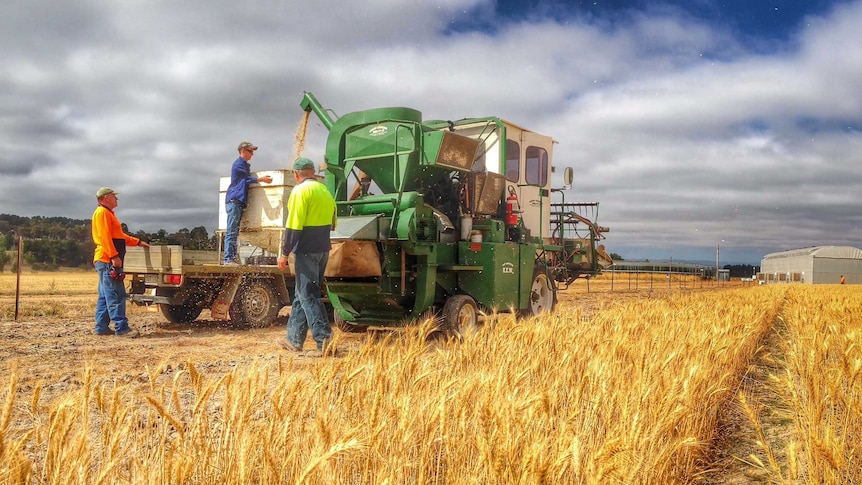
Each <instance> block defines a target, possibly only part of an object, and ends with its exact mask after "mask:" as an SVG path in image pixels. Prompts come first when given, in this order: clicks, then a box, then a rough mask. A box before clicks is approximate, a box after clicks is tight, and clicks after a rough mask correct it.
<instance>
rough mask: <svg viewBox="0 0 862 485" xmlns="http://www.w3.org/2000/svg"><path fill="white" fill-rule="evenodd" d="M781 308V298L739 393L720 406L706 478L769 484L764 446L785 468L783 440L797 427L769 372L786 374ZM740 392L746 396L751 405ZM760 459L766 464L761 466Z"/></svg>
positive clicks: (782, 467)
mask: <svg viewBox="0 0 862 485" xmlns="http://www.w3.org/2000/svg"><path fill="white" fill-rule="evenodd" d="M782 311H783V303H782V307H780V308H779V309H778V314H777V316H776V318H775V320H774V321H773V322H772V325H771V327H770V329H769V331H768V332H766V333H765V334H764V336H763V338H762V339H761V341H760V342H759V349H758V351H757V353H756V355H755V359H754V361H753V362H752V363H751V364H750V365H749V367H748V370H747V371H746V373H745V374H744V375H743V377H742V380H741V381H740V383H739V386H738V392H737V393H736V396H734V398H733V399H731V400H730V401H728V402H727V403H725V405H724V406H723V408H722V411H721V416H720V418H719V422H718V429H717V430H716V432H717V433H716V438H715V439H714V440H713V444H712V449H711V451H710V456H711V458H712V463H711V464H710V465H709V466H708V467H707V469H708V471H707V475H706V479H705V480H704V482H703V483H706V484H710V485H712V484H715V485H719V484H751V483H769V482H770V480H771V479H773V478H775V475H774V474H772V473H771V472H770V471H769V470H768V468H769V466H770V465H769V458H768V456H767V454H766V452H765V451H764V446H763V445H765V447H766V448H768V449H769V450H770V452H771V453H773V459H774V460H775V462H777V463H778V465H779V467H780V468H781V469H782V470H786V469H787V456H786V452H785V445H786V443H787V441H788V438H789V437H790V436H791V435H792V434H793V432H794V423H793V419H794V418H793V411H792V410H791V409H790V408H789V407H788V406H787V404H786V402H785V401H784V396H783V395H782V392H781V390H780V389H778V388H777V387H776V385H775V384H774V382H773V380H772V379H770V376H771V375H782V374H783V373H784V370H785V367H786V363H785V359H784V354H783V351H782V348H781V345H780V342H781V339H783V338H785V335H786V326H785V323H784V321H783V319H782V317H781V315H782ZM740 394H743V395H744V396H745V400H746V402H747V406H746V405H744V404H743V402H742V401H741V399H740V396H739V395H740ZM758 442H762V443H763V445H760V444H758ZM752 455H753V456H755V457H756V460H755V459H754V458H752ZM758 460H759V461H760V462H761V463H763V464H764V465H765V466H766V467H767V469H763V468H760V467H759V465H758V464H757V461H758Z"/></svg>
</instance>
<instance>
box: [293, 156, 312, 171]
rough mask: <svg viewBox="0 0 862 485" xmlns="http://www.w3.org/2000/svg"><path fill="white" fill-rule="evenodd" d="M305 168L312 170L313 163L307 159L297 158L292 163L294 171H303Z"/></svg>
mask: <svg viewBox="0 0 862 485" xmlns="http://www.w3.org/2000/svg"><path fill="white" fill-rule="evenodd" d="M306 168H314V162H312V161H311V159H309V158H305V157H299V158H297V159H296V161H295V162H293V169H294V170H305V169H306Z"/></svg>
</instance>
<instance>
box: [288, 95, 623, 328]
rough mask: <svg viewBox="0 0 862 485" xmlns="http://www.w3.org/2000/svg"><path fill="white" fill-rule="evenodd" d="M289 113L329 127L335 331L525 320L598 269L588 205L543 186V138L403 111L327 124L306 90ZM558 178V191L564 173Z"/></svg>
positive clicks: (508, 127)
mask: <svg viewBox="0 0 862 485" xmlns="http://www.w3.org/2000/svg"><path fill="white" fill-rule="evenodd" d="M300 106H301V107H302V109H303V110H305V111H308V112H313V113H315V114H316V115H317V117H318V118H320V120H321V122H322V123H323V125H324V126H325V127H326V129H327V130H328V131H329V134H328V136H327V140H326V148H325V157H326V159H325V167H326V168H325V183H326V185H327V187H328V188H329V190H330V192H331V193H332V194H333V195H334V197H335V199H336V203H337V206H338V215H339V223H338V227H337V228H336V229H335V230H334V231H333V233H332V240H333V253H332V256H331V261H330V265H329V266H328V268H327V280H326V287H327V293H328V296H329V299H330V301H331V303H332V306H333V309H334V314H335V322H336V324H337V325H338V326H339V327H340V328H342V329H345V330H364V329H365V328H366V327H368V326H399V325H403V324H405V323H407V322H409V321H411V320H413V319H415V318H417V317H419V316H421V315H424V314H427V313H428V312H435V313H437V314H439V315H440V316H441V322H442V325H443V326H444V327H448V328H449V329H459V328H460V327H462V326H464V325H468V324H471V323H474V322H475V321H476V319H477V312H478V310H479V309H483V310H489V309H496V310H499V311H516V312H519V313H521V314H525V315H535V314H539V313H541V312H544V311H547V310H551V309H552V308H553V307H554V305H555V303H556V291H557V290H558V288H562V287H566V286H568V285H569V284H571V283H572V282H573V281H575V280H576V279H577V278H579V277H589V276H591V275H595V274H597V273H598V272H600V271H601V267H602V266H603V265H604V264H607V262H609V261H610V258H607V256H606V254H603V253H604V252H603V251H602V249H601V247H599V248H597V246H596V243H597V241H599V240H600V239H601V238H602V237H603V236H602V233H604V232H606V231H607V229H606V228H603V227H600V226H598V225H597V223H596V220H595V219H596V217H597V215H598V203H597V202H591V203H570V202H565V199H564V195H565V193H564V190H563V189H552V188H551V173H552V172H553V167H552V165H551V158H552V153H553V143H554V141H553V139H551V138H550V137H548V136H544V135H540V134H538V133H535V132H532V131H530V130H527V129H525V128H522V127H520V126H518V125H516V124H514V123H511V122H508V121H505V120H503V119H500V118H497V117H485V118H468V119H462V120H458V121H441V120H426V121H423V120H422V114H421V113H420V112H419V111H417V110H414V109H410V108H403V107H393V108H377V109H369V110H365V111H358V112H353V113H348V114H345V115H343V116H341V117H339V118H337V119H336V118H335V117H334V115H332V114H331V113H332V112H331V111H330V110H327V109H324V107H323V106H322V105H321V104H320V103H319V102H318V100H317V99H316V98H315V97H314V95H313V94H312V93H308V92H307V93H305V94H304V96H303V98H302V102H301V103H300ZM564 178H565V183H566V184H567V185H571V182H572V171H571V169H567V170H565V174H564ZM557 194H559V196H557Z"/></svg>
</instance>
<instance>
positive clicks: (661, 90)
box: [0, 0, 862, 262]
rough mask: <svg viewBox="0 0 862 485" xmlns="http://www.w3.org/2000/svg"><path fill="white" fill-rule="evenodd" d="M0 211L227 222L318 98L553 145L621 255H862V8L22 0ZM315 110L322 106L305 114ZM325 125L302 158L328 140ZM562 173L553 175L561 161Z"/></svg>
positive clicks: (0, 39)
mask: <svg viewBox="0 0 862 485" xmlns="http://www.w3.org/2000/svg"><path fill="white" fill-rule="evenodd" d="M0 14H2V15H0V45H2V46H3V48H2V49H0V61H2V65H3V66H4V68H3V69H2V71H0V100H2V101H0V106H2V109H0V146H2V151H0V213H7V214H16V215H21V216H34V215H43V216H65V217H71V218H80V219H88V218H89V217H90V216H91V214H92V211H93V208H94V204H95V196H94V193H95V191H96V189H97V188H98V187H100V186H103V185H108V186H111V187H113V188H115V189H116V190H118V191H120V192H121V193H122V194H121V196H120V206H119V208H118V209H117V213H118V215H119V217H120V220H121V221H123V222H125V223H126V224H128V226H129V228H130V229H131V230H132V231H133V232H134V231H137V230H141V229H143V230H146V231H156V230H158V229H162V228H163V229H166V230H168V231H175V230H177V229H180V228H183V227H187V228H192V227H196V226H205V227H206V228H207V229H208V230H209V231H213V230H215V229H216V228H217V225H218V179H219V177H221V176H225V175H227V174H228V171H229V167H230V164H231V162H232V161H233V160H234V159H235V158H236V146H237V144H238V143H239V142H240V141H241V140H245V139H248V140H251V141H253V142H254V143H255V144H257V145H259V146H260V147H261V148H260V150H259V151H258V153H257V155H256V156H255V158H254V159H253V160H252V168H253V169H255V170H265V169H279V168H285V165H286V163H287V161H288V160H289V159H291V158H292V156H293V143H294V132H295V129H296V126H297V124H298V123H299V120H300V118H301V115H302V112H301V109H300V108H299V102H300V100H301V98H302V93H303V91H311V92H313V93H314V94H315V95H316V96H317V98H318V99H319V100H320V101H321V102H322V103H323V104H324V105H325V106H326V107H328V108H331V109H332V110H333V111H334V112H335V113H337V114H344V113H347V112H350V111H356V110H362V109H368V108H377V107H383V106H409V107H412V108H416V109H419V110H421V111H422V112H423V116H424V117H425V118H427V119H460V118H464V117H471V116H491V115H495V116H500V117H502V118H505V119H508V120H511V121H514V122H516V123H518V124H520V125H522V126H525V127H528V128H530V129H532V130H534V131H538V132H540V133H544V134H547V135H551V136H553V137H554V138H555V139H556V140H557V141H558V142H559V144H558V145H557V146H556V148H555V153H554V162H555V165H556V166H557V167H563V166H572V167H574V169H575V173H576V178H575V183H574V187H573V189H572V190H571V191H570V193H569V195H568V196H567V200H579V201H598V202H600V204H601V205H600V211H599V222H600V223H601V224H602V225H605V226H609V227H610V228H611V232H610V233H609V234H608V238H607V241H606V242H605V244H606V246H607V248H608V250H609V251H611V252H616V253H619V254H621V255H622V256H623V257H625V258H626V259H640V258H650V259H654V260H655V259H668V258H670V257H672V258H674V259H675V260H682V259H705V260H710V259H711V258H712V259H714V257H715V247H716V245H717V244H719V245H720V246H721V255H722V261H723V262H724V261H728V262H759V261H760V259H761V257H762V256H763V255H764V254H767V253H770V252H774V251H780V250H784V249H792V248H799V247H805V246H812V245H851V246H856V247H860V246H862V241H860V239H862V215H860V210H859V209H860V206H862V183H860V182H862V177H860V170H862V168H860V163H859V162H860V159H862V48H860V46H862V28H860V26H862V0H853V1H851V0H845V1H841V0H832V1H827V0H773V1H765V0H756V1H753V0H714V1H710V0H673V1H650V0H632V1H626V0H614V1H608V0H595V1H583V2H578V1H574V0H572V1H552V0H497V1H494V0H427V1H424V0H423V1H421V2H419V1H407V0H367V1H362V2H357V1H348V0H318V1H315V2H301V1H291V2H286V1H285V2H273V1H269V2H263V1H242V0H239V1H237V0H231V1H225V0H207V1H200V0H188V1H184V2H168V1H159V0H151V1H143V0H138V1H135V0H110V1H108V0H89V1H87V0H68V1H67V0H53V1H42V0H6V1H4V2H3V5H2V6H0ZM312 120H314V118H312ZM314 121H315V122H314V123H311V125H310V126H309V135H308V141H307V143H308V144H307V147H306V152H305V154H306V155H308V156H311V157H317V158H320V157H321V156H322V153H323V143H324V140H325V135H326V131H325V129H324V128H323V126H322V125H321V124H320V123H319V122H318V121H316V120H314ZM558 173H561V170H558Z"/></svg>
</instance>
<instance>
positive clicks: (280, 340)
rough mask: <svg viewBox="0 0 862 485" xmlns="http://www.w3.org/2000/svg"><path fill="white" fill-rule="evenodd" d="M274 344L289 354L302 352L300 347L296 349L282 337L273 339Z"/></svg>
mask: <svg viewBox="0 0 862 485" xmlns="http://www.w3.org/2000/svg"><path fill="white" fill-rule="evenodd" d="M275 343H277V344H278V346H279V347H281V348H283V349H284V350H287V351H290V352H302V347H297V346H296V345H293V344H292V343H290V342H289V341H288V340H287V339H286V338H284V337H278V338H277V339H275Z"/></svg>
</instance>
